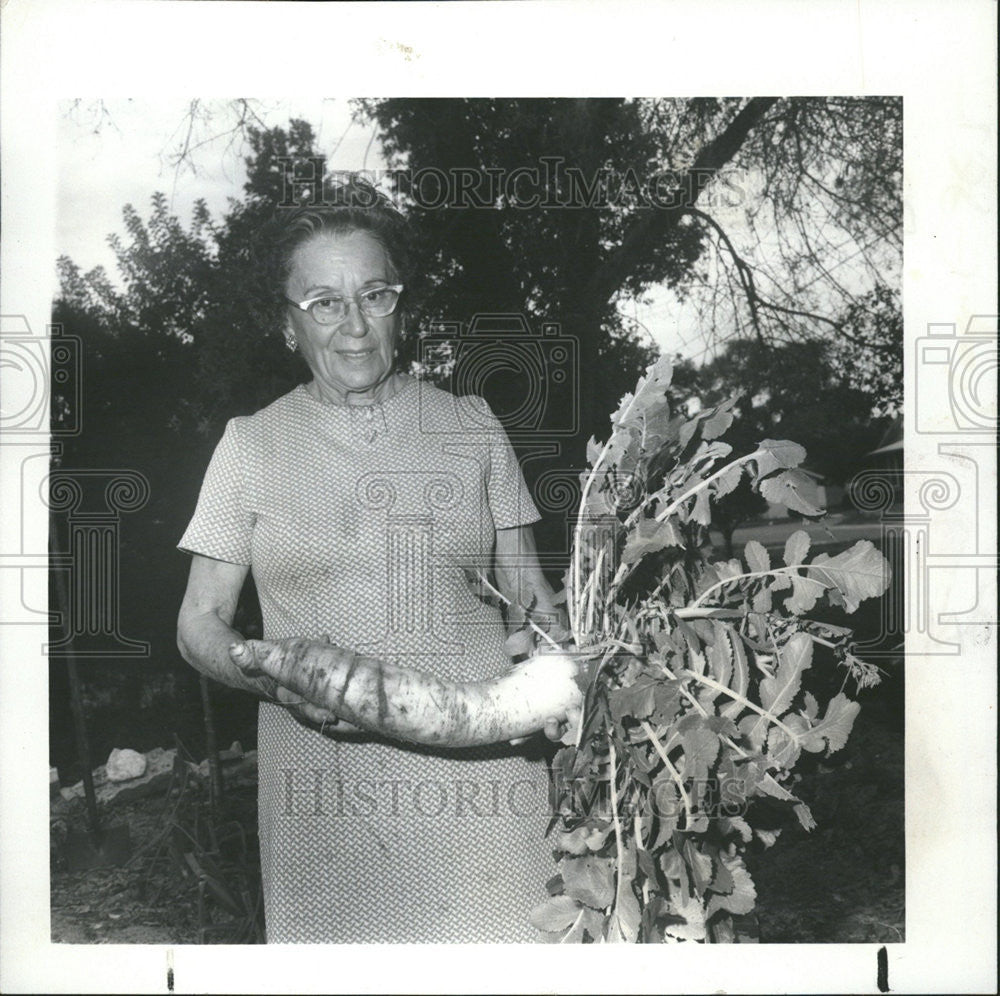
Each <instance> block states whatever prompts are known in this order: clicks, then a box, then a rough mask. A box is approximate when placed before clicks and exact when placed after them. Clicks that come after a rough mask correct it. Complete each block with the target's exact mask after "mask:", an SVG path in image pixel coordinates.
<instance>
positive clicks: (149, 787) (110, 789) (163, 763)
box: [60, 747, 177, 803]
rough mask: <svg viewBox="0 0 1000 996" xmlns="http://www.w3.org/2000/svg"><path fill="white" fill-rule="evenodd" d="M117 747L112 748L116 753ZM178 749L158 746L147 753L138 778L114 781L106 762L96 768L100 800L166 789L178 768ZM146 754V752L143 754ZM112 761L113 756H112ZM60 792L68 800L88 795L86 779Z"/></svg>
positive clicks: (153, 793) (138, 795) (116, 798)
mask: <svg viewBox="0 0 1000 996" xmlns="http://www.w3.org/2000/svg"><path fill="white" fill-rule="evenodd" d="M113 754H114V751H112V755H113ZM176 754H177V751H175V750H164V749H163V748H162V747H154V748H153V749H152V750H151V751H150V752H149V753H148V754H146V755H145V756H144V757H143V763H144V766H145V770H144V772H143V773H142V774H141V775H139V776H138V777H137V778H130V779H129V780H128V781H125V782H114V781H111V780H110V779H109V778H108V776H107V773H106V771H105V766H104V765H101V767H100V768H96V769H95V770H94V787H95V790H96V791H95V794H96V796H97V801H98V803H109V802H114V801H115V800H121V801H123V802H124V801H126V800H128V799H139V798H142V797H143V796H147V795H156V794H158V793H161V792H165V791H166V790H167V787H168V786H169V785H170V779H171V776H172V775H173V771H174V757H175V756H176ZM140 756H142V755H140ZM108 760H109V761H110V758H109V759H108ZM60 795H61V796H62V797H63V799H64V800H65V801H66V802H72V800H73V799H82V798H83V797H84V792H83V782H77V783H76V784H75V785H73V786H72V787H70V788H64V789H63V790H62V791H61V792H60Z"/></svg>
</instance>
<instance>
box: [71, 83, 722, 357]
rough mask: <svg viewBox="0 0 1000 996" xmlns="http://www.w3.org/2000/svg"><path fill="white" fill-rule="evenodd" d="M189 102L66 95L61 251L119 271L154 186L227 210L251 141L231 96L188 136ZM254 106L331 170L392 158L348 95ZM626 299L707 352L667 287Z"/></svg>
mask: <svg viewBox="0 0 1000 996" xmlns="http://www.w3.org/2000/svg"><path fill="white" fill-rule="evenodd" d="M189 103H190V102H189V100H187V99H183V98H161V99H149V98H144V99H141V100H139V99H127V98H118V99H110V100H97V99H84V100H78V101H66V102H65V103H63V104H62V106H61V113H60V117H59V121H58V125H57V127H58V144H59V170H58V195H57V206H56V212H57V216H56V238H55V243H56V253H57V255H66V256H69V257H70V258H71V259H72V260H73V261H74V262H75V263H76V264H77V265H78V266H80V267H81V269H83V270H84V271H87V270H90V269H91V268H93V267H95V266H103V267H104V268H105V270H106V271H107V273H108V275H109V276H110V277H111V278H112V279H113V280H114V278H115V276H116V272H117V270H116V263H115V256H114V253H113V252H112V250H111V248H110V247H109V245H108V236H109V235H110V234H111V233H115V232H117V233H123V232H124V223H123V219H122V208H123V207H124V206H125V205H126V204H131V205H132V206H133V207H134V208H135V209H136V210H137V211H138V212H139V214H140V216H141V217H144V218H145V217H147V216H148V214H149V211H150V198H151V197H152V194H153V193H154V192H155V191H162V192H163V193H165V194H166V195H167V198H168V203H169V205H170V209H171V211H172V212H173V213H174V214H175V215H177V217H178V218H180V219H181V221H182V222H186V221H187V220H188V219H190V217H191V211H192V209H193V206H194V203H195V201H196V200H198V199H199V198H203V199H204V200H205V202H206V203H207V205H208V207H209V210H210V211H211V212H212V214H213V215H214V216H221V215H222V214H223V213H224V212H225V210H226V208H227V199H228V198H230V197H239V196H241V194H242V184H243V181H244V178H245V170H244V167H243V156H244V155H245V154H246V151H247V150H246V149H245V148H244V147H243V145H242V143H241V142H240V141H239V140H234V139H233V138H232V135H231V134H226V133H225V132H226V130H227V129H226V125H227V124H231V123H232V122H233V121H234V120H235V118H234V117H233V116H232V112H231V111H229V110H228V109H227V106H226V105H227V102H226V101H224V100H214V101H206V102H204V103H203V106H202V107H201V108H200V109H199V113H198V115H197V116H196V121H195V124H194V127H193V129H192V131H191V134H190V137H189V135H188V120H189V118H188V114H187V112H188V109H189ZM255 110H256V111H257V112H258V113H260V115H261V117H262V119H263V121H264V122H265V123H266V124H267V125H268V126H272V127H273V126H276V125H277V126H282V127H285V126H287V124H288V122H289V121H290V120H291V119H292V118H295V117H301V118H304V119H305V120H307V121H309V122H310V123H311V124H312V125H313V127H314V129H315V130H316V132H317V137H318V143H317V145H318V147H319V148H322V149H324V150H326V151H327V165H328V168H330V169H333V170H336V169H344V170H347V169H371V170H377V169H383V168H385V166H386V163H385V161H384V159H383V158H382V156H381V149H380V146H379V142H378V135H377V129H375V128H372V127H370V126H366V125H363V124H359V123H357V122H354V121H353V120H352V118H351V113H350V107H349V106H348V99H347V98H308V97H304V98H301V99H294V98H290V99H274V100H262V101H260V102H259V103H258V104H255ZM209 111H212V112H213V113H212V114H211V117H209V115H208V113H207V112H209ZM185 141H190V143H191V145H192V147H194V146H195V145H198V143H204V144H203V145H198V147H197V149H196V154H195V160H196V164H197V167H196V170H193V169H191V168H190V167H189V166H183V167H178V166H176V165H175V157H176V154H177V152H178V150H180V149H181V148H182V147H183V145H184V143H185ZM621 307H622V310H623V312H624V313H625V314H627V315H628V317H629V318H630V319H632V320H634V321H635V322H637V323H639V325H640V327H644V328H645V329H647V330H648V331H649V333H650V335H651V337H652V338H653V340H654V341H655V342H656V344H657V345H658V346H659V347H660V349H661V350H663V351H664V352H669V353H671V354H673V353H676V352H680V353H682V354H683V355H687V356H691V357H692V358H699V357H701V356H703V355H704V354H705V352H706V346H707V343H706V340H705V337H704V336H703V335H702V334H701V332H700V331H699V329H698V328H697V325H696V324H695V323H694V320H693V318H692V317H691V316H690V315H689V314H686V313H685V309H684V308H683V307H682V306H681V305H680V304H679V302H677V300H676V299H675V298H674V297H673V295H672V294H671V293H670V292H669V291H668V290H666V289H665V288H654V289H653V290H652V291H651V293H650V294H649V299H648V301H647V302H631V301H630V302H626V303H624V304H623V305H622V306H621Z"/></svg>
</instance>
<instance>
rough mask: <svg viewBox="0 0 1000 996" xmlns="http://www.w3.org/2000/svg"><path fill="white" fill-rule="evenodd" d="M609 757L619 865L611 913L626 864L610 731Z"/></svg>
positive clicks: (613, 749)
mask: <svg viewBox="0 0 1000 996" xmlns="http://www.w3.org/2000/svg"><path fill="white" fill-rule="evenodd" d="M608 758H609V760H610V762H611V772H610V775H611V778H610V782H611V818H612V819H613V820H614V824H615V850H616V852H617V855H618V857H617V865H616V869H615V898H614V905H613V906H612V908H611V910H610V911H609V913H613V912H614V911H615V910H616V909H617V908H618V890H619V889H620V888H621V883H622V868H623V867H624V866H625V854H624V852H623V851H622V825H621V820H620V819H619V816H618V786H617V784H616V783H617V781H618V755H617V753H616V752H615V742H614V740H613V739H612V737H611V731H610V730H609V731H608Z"/></svg>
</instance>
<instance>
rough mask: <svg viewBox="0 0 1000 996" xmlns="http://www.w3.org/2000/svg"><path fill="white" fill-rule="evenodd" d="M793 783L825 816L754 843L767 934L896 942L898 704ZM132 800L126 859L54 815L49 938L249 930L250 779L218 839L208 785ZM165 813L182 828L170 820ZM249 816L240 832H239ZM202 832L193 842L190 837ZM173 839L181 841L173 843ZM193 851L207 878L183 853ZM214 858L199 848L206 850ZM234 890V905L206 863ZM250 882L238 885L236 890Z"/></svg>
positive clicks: (237, 938)
mask: <svg viewBox="0 0 1000 996" xmlns="http://www.w3.org/2000/svg"><path fill="white" fill-rule="evenodd" d="M799 768H800V770H801V779H800V781H799V782H798V784H797V785H796V786H795V791H796V792H797V794H798V795H799V797H800V798H802V799H804V800H805V801H807V802H808V804H809V806H810V807H811V809H812V813H813V816H814V817H815V819H816V821H817V823H818V826H817V828H816V829H815V830H813V831H812V832H811V833H806V832H805V831H804V830H802V829H801V827H799V826H798V824H792V825H786V826H785V828H784V829H783V830H782V833H781V836H780V837H779V839H778V840H777V842H776V843H775V845H774V846H773V847H772V848H770V849H767V850H761V851H759V852H756V853H752V854H750V855H749V856H748V865H749V867H750V870H751V873H752V875H753V877H754V880H755V882H756V886H757V893H758V906H757V911H756V912H757V917H758V922H759V934H760V941H761V943H817V942H820V943H822V942H828V943H831V942H842V943H852V942H857V943H860V942H879V943H892V942H900V941H902V940H903V939H904V938H903V931H904V868H905V862H904V847H903V840H904V837H903V831H904V826H903V812H904V810H903V732H902V722H901V719H900V718H899V717H898V715H897V713H896V711H895V710H894V709H893V708H892V707H891V703H888V704H887V703H886V702H885V701H884V700H882V701H880V700H879V699H878V698H876V699H875V701H874V702H872V703H871V706H870V708H868V709H862V712H861V714H860V716H859V717H858V720H857V722H856V723H855V728H854V732H853V734H852V736H851V739H850V741H849V743H848V745H847V747H845V748H844V749H843V750H842V751H840V752H839V753H838V754H835V755H833V756H832V757H830V758H826V759H822V760H812V761H811V763H810V759H806V760H804V761H803V762H802V763H801V764H800V766H799ZM184 797H185V800H186V802H185V803H184V805H180V806H179V805H178V800H177V797H176V796H175V797H174V798H173V799H165V798H164V797H162V796H161V797H157V798H149V799H142V800H137V801H134V802H129V803H124V804H121V805H118V806H116V807H115V808H114V811H113V813H110V814H107V817H108V818H110V819H111V820H112V821H113V822H116V823H124V824H126V825H127V826H128V828H129V833H130V836H131V840H132V844H133V848H134V853H133V857H132V859H131V860H130V862H129V863H128V864H127V865H126V866H124V867H121V868H104V869H93V870H90V871H75V872H71V871H69V870H68V869H67V867H66V860H65V856H64V848H63V843H62V842H63V840H64V838H65V833H66V830H67V828H69V827H71V826H76V827H78V828H80V829H82V828H84V827H85V825H86V824H85V814H84V811H83V807H82V805H78V806H76V807H75V808H74V809H72V810H70V811H69V812H65V813H63V814H62V815H61V816H60V817H59V818H58V819H56V820H54V823H53V826H54V831H53V859H52V939H53V941H57V942H59V941H61V942H67V943H82V944H123V943H145V944H197V943H239V942H243V943H252V942H253V941H254V940H255V939H259V934H256V933H255V931H254V921H255V920H258V919H259V917H255V916H254V912H253V907H254V904H255V903H256V901H257V893H256V891H255V890H256V889H257V888H258V883H257V882H256V880H255V878H256V876H257V875H259V868H258V865H257V856H256V850H255V847H256V844H255V836H254V823H255V818H256V788H255V786H254V785H253V783H252V782H248V781H244V782H243V783H242V784H235V785H233V784H230V785H228V786H227V790H226V796H225V803H224V807H223V810H222V816H221V818H220V819H219V821H218V823H217V825H218V826H220V827H222V828H223V829H222V831H221V834H222V836H223V840H221V841H219V840H212V839H209V837H208V836H207V835H206V834H205V828H206V826H208V824H209V823H210V820H209V807H208V790H207V787H206V786H205V785H203V784H201V783H198V784H195V783H191V784H189V785H188V786H187V788H186V789H185V794H184ZM171 824H175V825H177V826H180V827H182V828H183V829H182V830H181V831H174V832H173V834H171V833H170V832H169V828H170V825H171ZM236 826H242V828H243V833H244V835H245V839H243V838H241V837H240V835H239V834H238V833H237V832H236V830H235V827H236ZM195 838H198V839H199V841H200V842H199V843H198V844H197V845H196V844H194V843H193V839H195ZM171 839H173V840H174V841H175V843H174V845H173V846H172V845H171ZM191 853H193V854H194V855H195V862H196V866H197V868H198V869H200V871H201V872H202V873H203V875H202V878H201V879H200V880H199V878H198V876H197V874H196V873H195V872H193V871H192V866H191V864H190V861H189V859H185V857H184V855H185V854H191ZM206 855H207V856H208V857H207V861H206V860H205V856H206ZM209 862H215V863H214V864H213V865H212V866H211V867H212V868H213V869H215V870H216V871H218V872H219V875H218V876H217V878H218V879H219V880H221V881H222V882H223V884H224V886H225V888H226V889H227V890H228V891H229V892H230V895H229V899H230V900H233V899H235V900H236V908H235V910H234V909H227V908H226V905H225V904H224V903H223V902H220V901H219V899H218V898H217V896H216V894H215V893H213V890H212V884H211V883H209V882H207V881H206V878H212V877H215V876H212V875H208V874H205V866H206V864H207V863H209ZM241 889H242V890H243V892H244V893H245V894H246V895H245V897H244V898H241V896H240V895H239V893H240V890H241Z"/></svg>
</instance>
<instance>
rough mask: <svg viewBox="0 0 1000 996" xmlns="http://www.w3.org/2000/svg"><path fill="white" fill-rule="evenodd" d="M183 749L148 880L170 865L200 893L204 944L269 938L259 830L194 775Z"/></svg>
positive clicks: (148, 863)
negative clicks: (248, 826) (251, 827)
mask: <svg viewBox="0 0 1000 996" xmlns="http://www.w3.org/2000/svg"><path fill="white" fill-rule="evenodd" d="M181 754H182V751H181V750H180V749H179V750H178V753H177V757H176V760H175V764H174V773H173V778H172V780H171V785H170V787H169V789H168V791H167V802H166V807H165V810H164V814H163V828H162V830H161V831H160V834H159V835H158V837H157V838H156V839H155V840H153V841H152V842H151V843H150V845H149V849H148V853H146V854H145V855H144V856H143V863H144V870H145V875H146V880H147V881H151V880H152V879H153V878H154V877H159V878H160V879H161V882H162V877H161V876H159V872H160V869H161V868H162V866H164V865H166V866H168V867H169V868H171V869H172V870H173V874H174V875H175V876H177V877H179V878H180V879H181V880H182V881H183V882H185V883H186V885H187V887H188V888H189V889H190V890H192V891H193V892H194V893H195V894H196V896H197V910H198V940H199V943H202V944H204V943H207V942H209V941H213V942H216V943H228V944H246V943H263V941H264V924H263V895H262V891H261V881H260V869H259V865H258V863H257V842H256V840H255V839H253V836H254V835H253V834H252V833H250V832H248V831H247V830H246V829H245V824H246V823H247V820H246V819H245V818H244V816H243V815H242V814H239V813H236V812H227V809H226V804H225V801H224V800H223V799H219V798H216V797H214V794H213V793H211V792H210V791H209V790H207V789H206V787H205V785H204V784H203V783H202V782H201V781H200V780H199V779H197V778H195V777H194V776H193V775H192V773H191V768H192V764H191V763H190V759H184V758H183V757H182V756H181ZM250 822H251V823H252V821H250ZM161 888H162V885H161ZM156 898H157V897H156V896H155V895H154V896H153V897H152V898H151V901H150V902H151V905H155V902H156Z"/></svg>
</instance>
